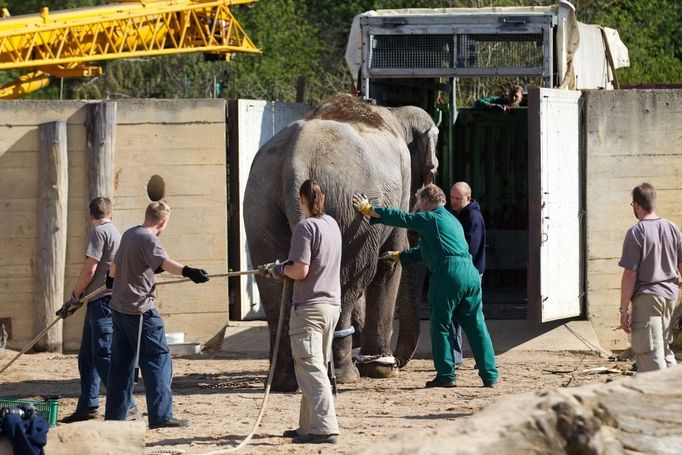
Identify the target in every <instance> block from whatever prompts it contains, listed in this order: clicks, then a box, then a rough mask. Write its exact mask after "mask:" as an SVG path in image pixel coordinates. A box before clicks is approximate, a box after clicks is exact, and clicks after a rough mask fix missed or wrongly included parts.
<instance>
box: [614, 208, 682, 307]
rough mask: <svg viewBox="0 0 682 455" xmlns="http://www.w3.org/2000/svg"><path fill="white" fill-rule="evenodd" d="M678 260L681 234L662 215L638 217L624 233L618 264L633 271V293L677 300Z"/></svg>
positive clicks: (681, 257)
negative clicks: (653, 217)
mask: <svg viewBox="0 0 682 455" xmlns="http://www.w3.org/2000/svg"><path fill="white" fill-rule="evenodd" d="M680 263H682V236H680V230H679V228H678V227H677V226H675V224H673V223H671V222H670V221H668V220H666V219H665V218H655V219H645V220H640V221H639V223H637V224H635V225H634V226H633V227H631V228H630V229H629V230H628V232H627V234H625V240H624V241H623V254H622V255H621V258H620V262H618V265H619V266H621V267H623V268H626V269H628V270H632V271H634V272H637V283H636V285H635V292H634V294H633V295H637V294H639V293H642V294H653V295H659V296H661V297H663V298H666V299H671V300H677V292H678V289H679V282H678V277H677V270H678V264H680Z"/></svg>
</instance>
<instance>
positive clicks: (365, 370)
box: [358, 362, 398, 378]
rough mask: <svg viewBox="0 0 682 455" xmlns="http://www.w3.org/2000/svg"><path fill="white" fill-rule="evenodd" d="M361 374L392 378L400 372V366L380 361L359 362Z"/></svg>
mask: <svg viewBox="0 0 682 455" xmlns="http://www.w3.org/2000/svg"><path fill="white" fill-rule="evenodd" d="M358 370H359V371H360V376H362V377H366V378H392V377H393V376H395V375H397V374H398V368H396V367H395V366H393V365H386V364H382V363H378V362H368V363H360V364H358Z"/></svg>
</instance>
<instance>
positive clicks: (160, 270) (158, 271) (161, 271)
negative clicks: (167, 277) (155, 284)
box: [154, 266, 165, 274]
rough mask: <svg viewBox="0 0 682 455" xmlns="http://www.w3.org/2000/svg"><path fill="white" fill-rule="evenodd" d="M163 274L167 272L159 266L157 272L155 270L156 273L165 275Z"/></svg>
mask: <svg viewBox="0 0 682 455" xmlns="http://www.w3.org/2000/svg"><path fill="white" fill-rule="evenodd" d="M163 272H165V270H163V267H161V266H158V267H157V268H156V270H154V273H156V274H159V273H163Z"/></svg>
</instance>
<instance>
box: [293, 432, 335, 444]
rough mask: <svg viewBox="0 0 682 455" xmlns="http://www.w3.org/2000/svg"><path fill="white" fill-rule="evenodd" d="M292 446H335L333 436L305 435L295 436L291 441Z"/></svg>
mask: <svg viewBox="0 0 682 455" xmlns="http://www.w3.org/2000/svg"><path fill="white" fill-rule="evenodd" d="M291 442H293V443H294V444H336V435H335V434H307V435H305V436H297V437H295V438H294V439H292V441H291Z"/></svg>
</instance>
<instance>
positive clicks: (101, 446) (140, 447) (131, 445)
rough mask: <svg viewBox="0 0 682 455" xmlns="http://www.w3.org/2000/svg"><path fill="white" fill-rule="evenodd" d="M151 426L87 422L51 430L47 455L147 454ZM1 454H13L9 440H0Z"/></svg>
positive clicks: (58, 426) (46, 447) (5, 438)
mask: <svg viewBox="0 0 682 455" xmlns="http://www.w3.org/2000/svg"><path fill="white" fill-rule="evenodd" d="M146 429H147V426H146V425H145V423H144V422H142V421H127V422H118V421H111V420H108V421H102V420H87V421H84V422H76V423H70V424H68V425H57V426H56V427H50V431H48V433H47V445H46V446H45V454H46V455H74V454H77V455H91V454H92V455H95V454H96V455H103V454H126V455H133V454H143V453H144V437H145V432H146ZM0 453H2V454H5V453H8V454H11V453H12V446H11V445H10V442H9V439H7V437H5V436H3V437H0Z"/></svg>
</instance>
